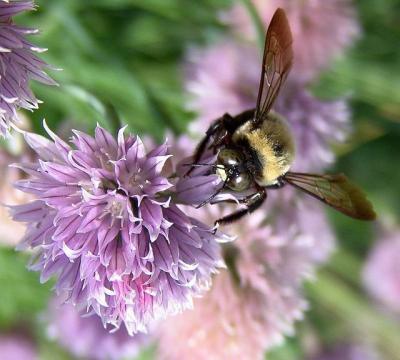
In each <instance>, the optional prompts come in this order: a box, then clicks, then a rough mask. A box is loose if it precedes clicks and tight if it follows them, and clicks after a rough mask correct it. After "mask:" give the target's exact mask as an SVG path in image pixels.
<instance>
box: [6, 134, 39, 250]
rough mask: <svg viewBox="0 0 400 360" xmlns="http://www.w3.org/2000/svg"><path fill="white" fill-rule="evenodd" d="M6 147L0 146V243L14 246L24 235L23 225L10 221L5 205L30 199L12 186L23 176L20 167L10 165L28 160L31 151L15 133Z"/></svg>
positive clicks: (31, 154)
mask: <svg viewBox="0 0 400 360" xmlns="http://www.w3.org/2000/svg"><path fill="white" fill-rule="evenodd" d="M6 144H7V147H6V146H4V147H0V174H1V177H0V244H1V245H7V246H16V245H17V243H18V242H19V241H20V240H21V238H22V236H23V235H24V231H25V226H24V225H23V224H21V223H17V222H15V221H12V219H11V217H10V214H9V212H8V209H7V207H5V206H4V204H7V205H18V204H23V203H26V202H27V201H29V200H31V199H32V196H30V195H29V194H24V193H22V192H20V191H18V190H17V189H15V188H14V187H13V183H14V182H15V181H17V180H20V179H22V178H23V176H24V173H23V171H21V170H20V169H16V168H13V167H10V166H9V165H10V164H12V163H15V162H24V161H30V160H31V159H32V156H33V153H32V152H31V151H30V149H29V148H28V147H27V146H25V144H24V140H23V138H22V136H21V135H20V134H15V135H14V136H13V137H10V138H9V139H7V141H6Z"/></svg>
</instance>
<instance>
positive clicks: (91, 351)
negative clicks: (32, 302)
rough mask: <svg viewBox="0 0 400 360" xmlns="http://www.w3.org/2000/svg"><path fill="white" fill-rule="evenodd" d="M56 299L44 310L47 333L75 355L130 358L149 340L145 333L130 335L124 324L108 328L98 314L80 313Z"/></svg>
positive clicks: (108, 359)
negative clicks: (112, 330)
mask: <svg viewBox="0 0 400 360" xmlns="http://www.w3.org/2000/svg"><path fill="white" fill-rule="evenodd" d="M56 303H57V301H52V303H51V307H50V309H49V313H48V314H47V317H48V319H47V320H48V322H49V323H48V326H47V335H48V337H49V338H50V339H52V340H57V341H58V342H59V344H60V345H62V346H63V347H64V348H65V349H66V350H68V351H69V352H70V353H71V354H73V355H75V356H77V357H79V358H82V359H83V358H84V359H90V360H119V359H125V358H134V357H135V356H136V355H137V354H138V353H139V352H140V350H141V349H142V348H143V347H145V346H146V345H147V344H148V343H149V340H151V337H150V336H149V335H147V334H146V335H145V334H136V335H134V336H133V337H132V336H130V335H129V334H128V332H127V331H126V329H124V328H121V329H118V330H117V331H115V332H111V331H110V330H109V329H107V328H106V327H104V326H103V324H102V323H101V320H100V319H99V318H98V316H89V317H83V316H81V315H80V314H79V313H78V312H77V310H76V308H74V307H73V306H71V305H66V304H64V305H61V306H57V304H56Z"/></svg>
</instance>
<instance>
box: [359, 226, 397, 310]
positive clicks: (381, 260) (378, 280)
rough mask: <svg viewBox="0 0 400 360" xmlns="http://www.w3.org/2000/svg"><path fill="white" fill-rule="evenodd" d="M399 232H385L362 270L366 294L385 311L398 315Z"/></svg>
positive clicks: (394, 230)
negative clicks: (384, 308)
mask: <svg viewBox="0 0 400 360" xmlns="http://www.w3.org/2000/svg"><path fill="white" fill-rule="evenodd" d="M399 254H400V230H399V229H393V230H385V231H383V232H382V233H381V236H380V239H379V241H378V242H377V243H376V245H375V246H374V248H373V249H372V250H371V252H370V254H369V256H368V259H367V261H366V264H365V266H364V270H363V280H364V285H365V287H366V289H367V290H368V292H369V293H370V294H371V295H372V296H373V297H374V298H375V299H376V300H377V301H379V302H380V303H381V304H383V305H384V306H385V307H386V308H387V309H389V310H391V311H392V312H394V313H398V314H400V262H399Z"/></svg>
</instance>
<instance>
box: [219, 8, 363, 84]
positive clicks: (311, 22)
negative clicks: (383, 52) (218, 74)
mask: <svg viewBox="0 0 400 360" xmlns="http://www.w3.org/2000/svg"><path fill="white" fill-rule="evenodd" d="M252 2H253V4H254V5H255V7H256V9H257V10H258V13H259V15H260V17H261V19H262V21H263V23H264V24H265V27H267V26H268V23H269V21H270V20H271V18H272V15H273V14H274V12H275V10H276V9H277V8H278V7H280V8H283V9H284V10H285V11H286V14H287V16H288V19H289V24H290V27H291V30H292V35H293V47H294V54H295V61H294V65H293V74H292V75H291V77H292V78H296V79H298V80H301V81H302V82H304V81H306V82H308V81H310V80H314V79H315V78H316V77H317V76H318V75H319V74H320V72H321V71H322V70H324V69H326V68H327V67H328V66H329V65H330V64H331V63H332V60H334V59H335V58H337V57H339V56H340V55H342V54H343V52H344V51H345V50H346V49H347V48H348V47H350V46H351V45H352V44H353V43H354V41H355V40H356V39H357V37H358V36H359V34H360V25H359V24H358V21H357V16H356V11H355V9H354V7H353V4H352V1H351V0H330V1H325V0H269V1H264V0H252ZM222 17H223V20H225V21H226V22H227V23H228V24H230V25H231V26H232V29H233V30H234V31H236V32H237V33H238V34H239V35H240V36H241V37H243V36H247V37H248V38H250V39H251V40H254V39H255V37H256V34H255V27H254V24H253V22H252V20H251V18H250V16H249V14H248V12H247V11H246V9H245V8H244V7H243V6H240V5H237V6H235V7H233V9H232V10H231V11H228V13H227V14H224V15H223V16H222ZM332 29H335V31H332Z"/></svg>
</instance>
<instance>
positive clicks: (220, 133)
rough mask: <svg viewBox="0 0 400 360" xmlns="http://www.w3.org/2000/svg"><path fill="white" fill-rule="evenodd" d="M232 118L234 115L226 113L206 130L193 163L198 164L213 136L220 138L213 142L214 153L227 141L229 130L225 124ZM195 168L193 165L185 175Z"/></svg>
mask: <svg viewBox="0 0 400 360" xmlns="http://www.w3.org/2000/svg"><path fill="white" fill-rule="evenodd" d="M231 119H233V118H232V116H230V115H229V114H224V115H223V116H222V117H220V118H218V119H217V120H215V121H214V122H213V123H212V124H211V126H210V127H209V128H208V130H207V131H206V135H205V136H204V137H203V139H202V140H201V141H200V143H199V145H198V146H197V148H196V151H195V153H194V155H193V164H197V163H198V162H199V161H200V159H201V158H202V156H203V154H204V152H205V151H206V149H207V145H208V143H209V142H210V140H211V138H212V137H215V138H218V140H216V141H214V142H213V143H212V144H211V147H212V148H213V149H214V153H215V151H216V149H217V147H218V146H220V145H221V144H222V143H223V142H224V141H226V137H227V136H228V131H227V130H226V128H225V124H226V123H229V122H230V121H231ZM221 141H222V142H221ZM193 169H194V167H193V166H192V167H191V168H190V169H189V170H188V172H187V173H186V174H185V176H189V175H190V173H191V172H192V171H193Z"/></svg>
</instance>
